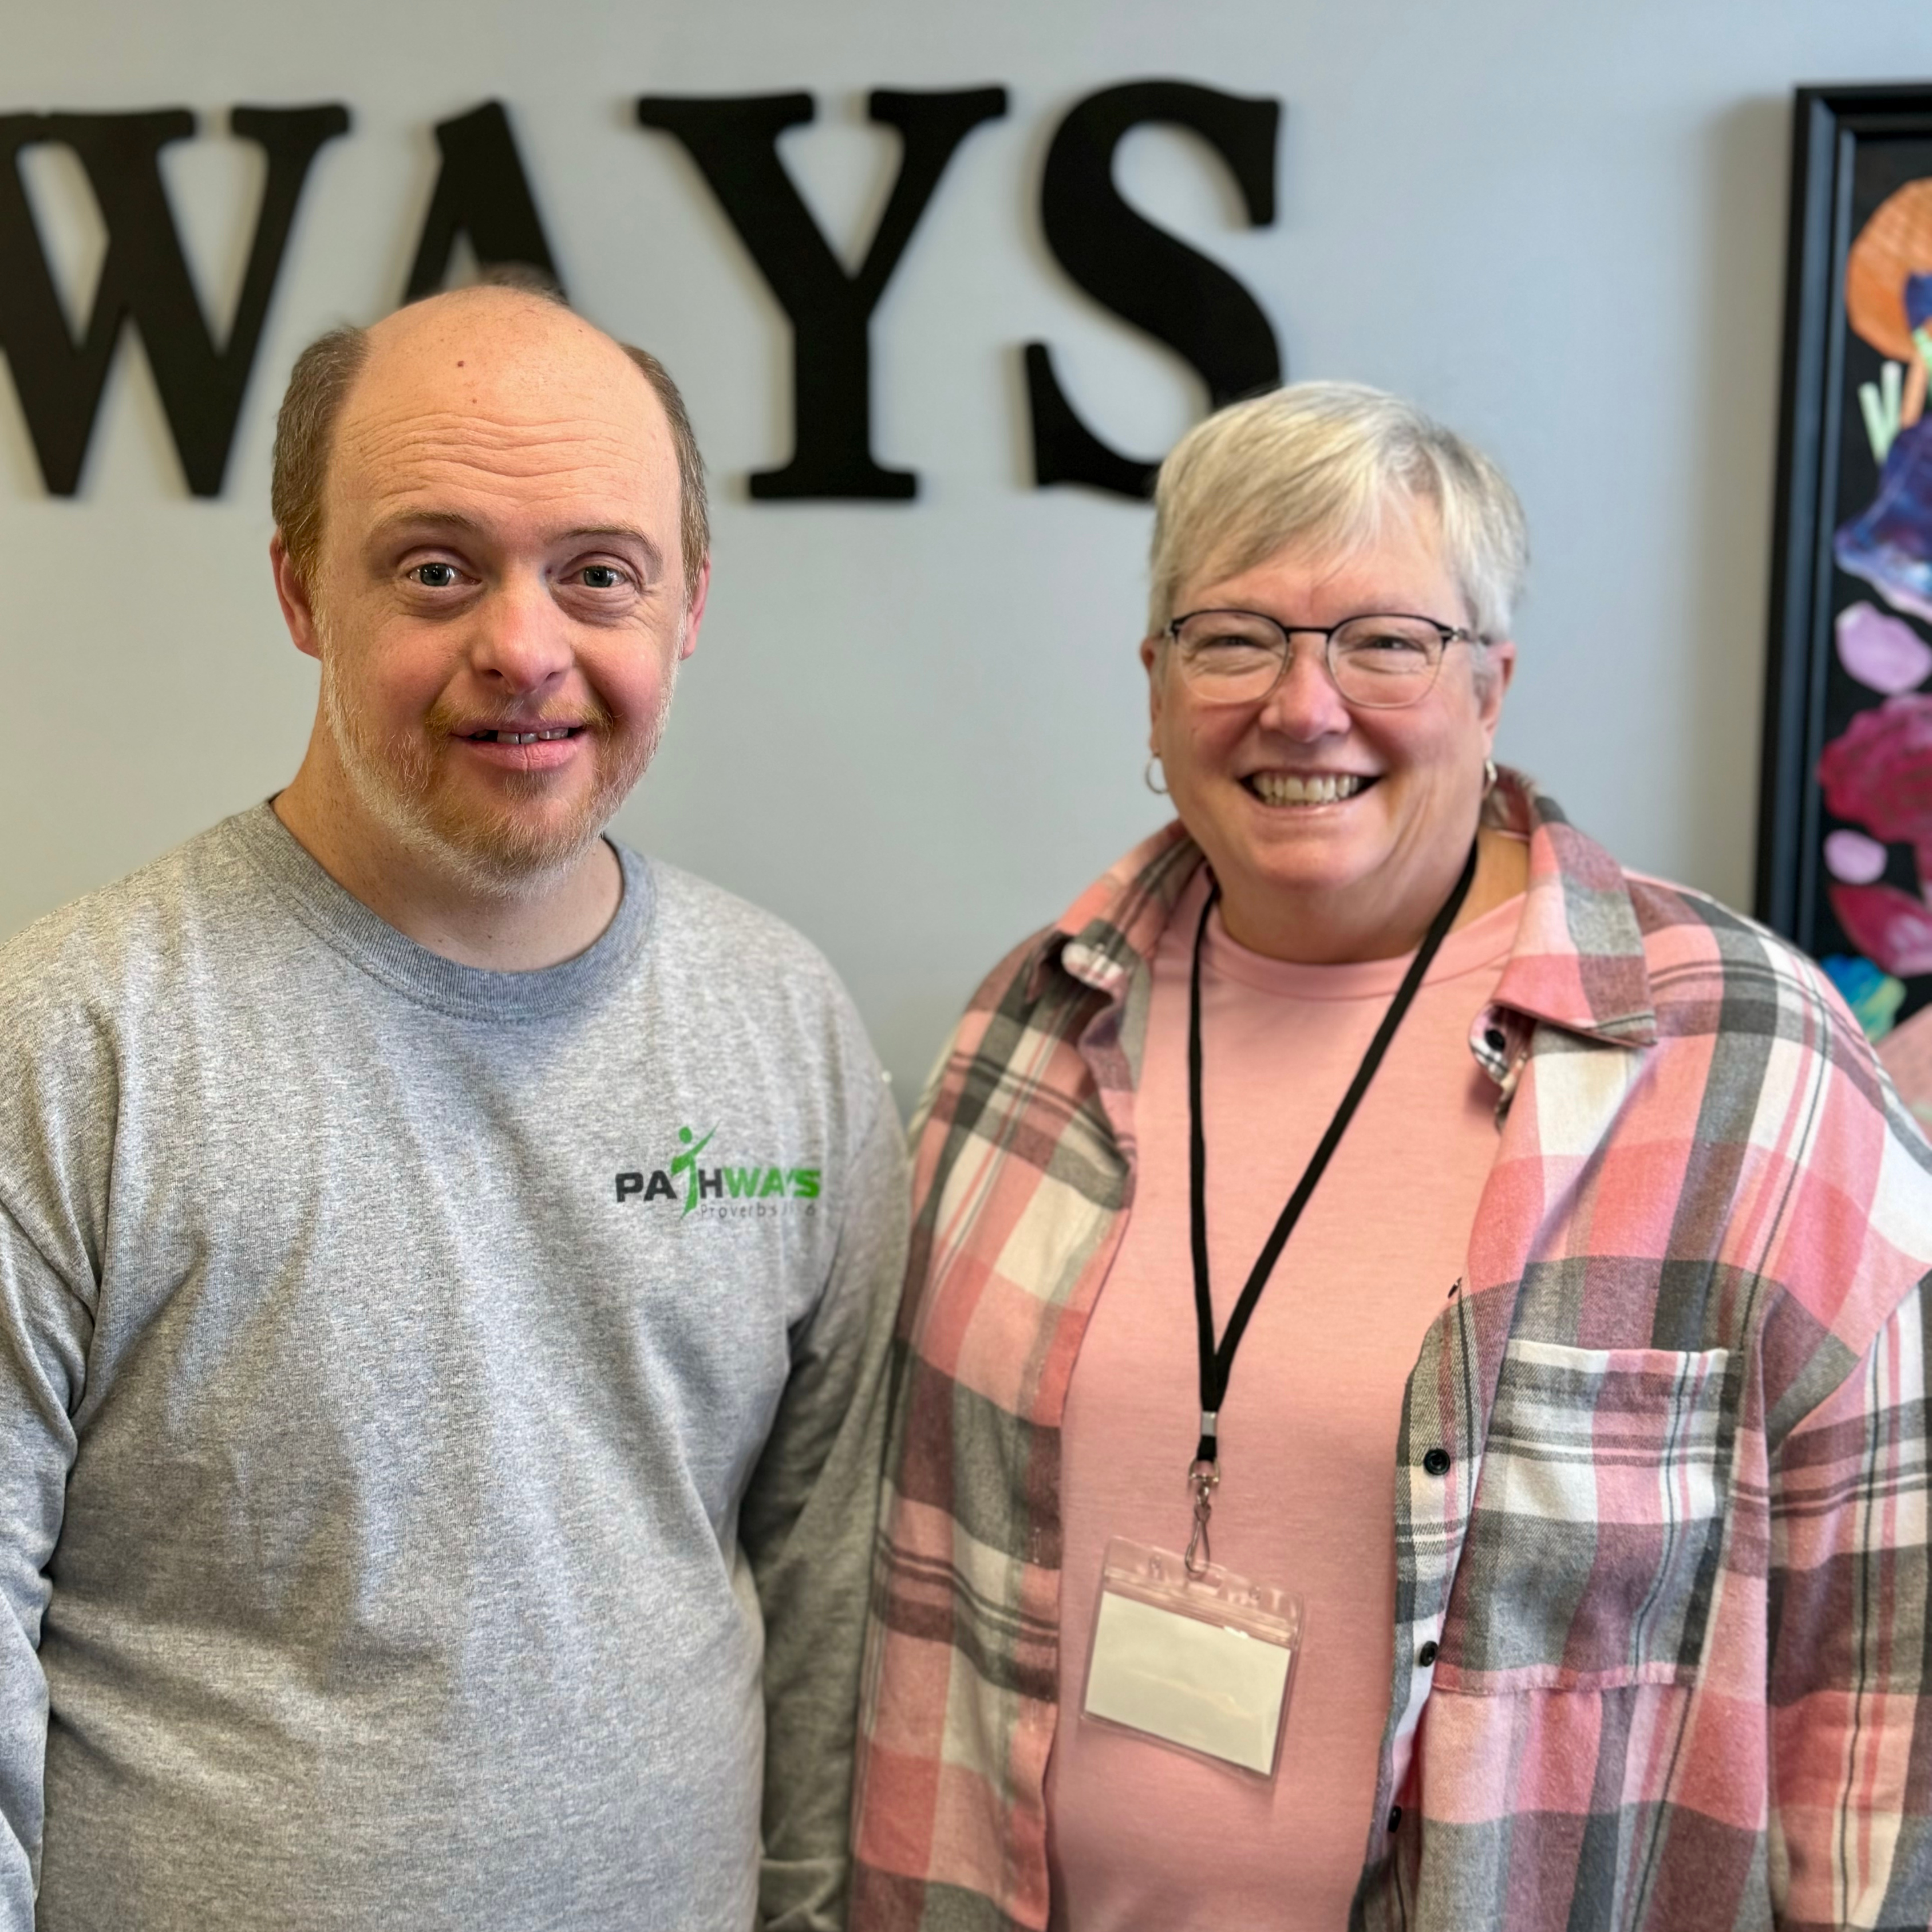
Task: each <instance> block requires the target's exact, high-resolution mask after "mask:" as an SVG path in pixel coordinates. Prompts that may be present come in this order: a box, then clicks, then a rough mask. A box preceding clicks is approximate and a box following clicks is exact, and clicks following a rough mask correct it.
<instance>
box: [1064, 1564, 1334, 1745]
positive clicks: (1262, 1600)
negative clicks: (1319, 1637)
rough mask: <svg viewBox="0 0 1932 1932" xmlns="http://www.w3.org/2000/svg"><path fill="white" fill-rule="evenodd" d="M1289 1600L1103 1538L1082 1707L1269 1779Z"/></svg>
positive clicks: (1282, 1701)
mask: <svg viewBox="0 0 1932 1932" xmlns="http://www.w3.org/2000/svg"><path fill="white" fill-rule="evenodd" d="M1301 1632H1302V1605H1301V1598H1299V1597H1297V1596H1295V1595H1291V1594H1290V1593H1289V1592H1287V1591H1286V1590H1282V1589H1277V1588H1275V1587H1274V1586H1273V1585H1272V1584H1268V1583H1256V1582H1255V1581H1253V1579H1251V1578H1250V1577H1237V1576H1235V1575H1234V1574H1232V1572H1230V1571H1226V1570H1224V1569H1223V1568H1221V1566H1220V1565H1219V1564H1215V1563H1210V1564H1208V1565H1204V1566H1203V1567H1202V1569H1201V1570H1200V1571H1199V1574H1193V1575H1190V1574H1189V1571H1188V1568H1187V1560H1186V1559H1185V1558H1184V1557H1181V1556H1177V1555H1176V1554H1175V1553H1173V1552H1172V1551H1171V1550H1154V1549H1150V1548H1148V1547H1147V1546H1146V1545H1145V1544H1139V1543H1130V1542H1129V1541H1127V1539H1126V1538H1124V1537H1118V1536H1117V1537H1115V1538H1114V1539H1113V1540H1112V1542H1110V1543H1109V1544H1108V1545H1107V1554H1106V1560H1105V1562H1104V1563H1103V1565H1102V1568H1101V1572H1100V1604H1099V1607H1098V1609H1097V1612H1096V1613H1095V1616H1094V1641H1093V1643H1092V1645H1091V1648H1090V1649H1089V1652H1088V1663H1087V1685H1086V1691H1085V1695H1084V1697H1083V1698H1082V1705H1081V1712H1082V1716H1083V1717H1085V1718H1087V1719H1088V1720H1089V1721H1091V1722H1094V1723H1096V1724H1107V1725H1111V1726H1112V1727H1115V1728H1116V1729H1118V1730H1126V1731H1131V1732H1133V1733H1134V1734H1135V1735H1136V1736H1140V1737H1144V1738H1151V1739H1154V1741H1155V1742H1157V1743H1160V1744H1163V1745H1167V1746H1168V1747H1169V1748H1171V1749H1173V1750H1176V1751H1185V1752H1187V1753H1188V1754H1190V1756H1193V1757H1204V1758H1208V1759H1211V1760H1214V1762H1215V1763H1219V1764H1226V1765H1232V1766H1233V1767H1234V1768H1235V1769H1236V1770H1238V1771H1241V1772H1247V1773H1248V1774H1249V1775H1250V1776H1253V1777H1255V1778H1261V1779H1262V1780H1263V1781H1266V1780H1268V1779H1271V1778H1273V1777H1274V1773H1275V1767H1276V1766H1277V1763H1279V1762H1280V1756H1281V1736H1282V1733H1283V1730H1285V1729H1286V1722H1287V1717H1288V1703H1289V1695H1290V1693H1291V1691H1292V1689H1293V1685H1294V1677H1295V1658H1296V1657H1297V1655H1298V1654H1299V1652H1300V1651H1301Z"/></svg>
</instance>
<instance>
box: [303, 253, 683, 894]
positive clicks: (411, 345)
mask: <svg viewBox="0 0 1932 1932" xmlns="http://www.w3.org/2000/svg"><path fill="white" fill-rule="evenodd" d="M678 544H679V493H678V477H677V463H676V452H675V449H674V448H673V443H672V441H671V434H670V425H669V424H668V423H667V421H666V419H665V417H664V411H663V408H662V407H661V404H659V403H658V400H657V398H656V396H655V395H654V394H653V393H652V390H651V389H650V388H649V385H648V384H647V383H646V381H645V380H644V379H643V376H642V374H640V372H639V371H637V369H636V368H635V367H634V365H632V364H631V362H629V361H628V359H626V358H625V356H624V355H623V353H622V351H621V350H619V349H618V348H617V347H616V345H615V344H613V343H611V342H610V341H608V340H607V338H604V337H603V336H601V335H598V333H597V332H595V331H594V330H592V329H589V328H588V327H586V326H585V325H584V324H583V323H581V322H580V321H578V320H577V319H576V318H575V317H572V316H571V315H570V314H568V312H567V311H564V310H562V309H560V308H556V307H555V306H553V305H545V304H541V303H539V302H535V301H534V300H532V299H529V298H528V297H523V296H514V295H511V294H509V293H506V292H501V291H498V292H492V293H490V294H488V295H487V296H486V295H483V294H481V293H479V294H477V295H475V296H472V297H471V298H470V299H466V300H465V301H463V302H459V303H453V304H442V305H429V306H428V307H427V308H424V309H422V310H406V311H403V312H402V313H401V314H398V315H397V316H395V317H391V318H390V319H389V321H388V322H386V323H383V324H381V325H380V326H378V328H377V329H375V330H374V331H372V332H371V353H370V356H369V359H368V363H367V364H366V365H365V368H364V369H363V371H362V374H360V375H359V377H357V379H356V383H355V384H354V386H353V389H351V392H350V395H349V398H348V399H347V403H346V404H345V406H344V411H343V414H342V418H341V422H340V423H339V425H338V428H337V431H336V436H335V445H334V448H333V449H332V454H331V457H330V460H329V475H328V483H327V487H326V495H325V498H324V508H323V540H322V547H321V553H320V557H319V558H318V559H317V568H316V571H315V574H314V582H313V583H311V585H309V586H308V589H307V604H308V616H309V619H310V622H311V631H312V637H311V640H309V641H307V642H305V640H304V637H303V635H302V631H301V628H300V627H299V625H298V623H297V616H298V613H296V612H294V611H293V610H292V612H291V619H290V621H291V625H292V627H293V628H296V641H297V643H299V644H302V646H303V648H305V649H312V650H313V652H314V655H317V657H319V658H320V660H321V663H322V699H323V717H324V719H325V721H326V724H327V727H328V729H329V733H330V735H331V736H332V738H333V739H334V741H335V749H336V752H337V755H338V758H339V760H340V761H341V766H342V769H343V772H344V775H345V777H346V778H347V781H348V784H349V787H350V792H351V793H352V795H353V799H354V801H355V803H356V805H358V806H359V807H360V808H361V809H362V811H364V812H365V813H367V814H368V815H369V817H371V819H372V820H374V821H375V823H377V825H378V826H380V828H381V829H382V830H383V832H386V833H387V834H388V835H389V836H390V837H391V838H394V839H395V840H396V841H398V843H399V844H401V845H402V846H403V847H404V848H405V849H407V850H409V851H410V853H412V854H413V856H416V858H417V859H419V860H423V861H427V862H430V863H431V864H432V865H434V866H436V867H437V869H439V870H441V871H445V872H446V873H448V874H452V876H453V877H455V878H456V879H458V880H461V881H462V882H463V883H466V884H467V885H468V886H471V887H472V888H477V889H484V890H486V891H492V892H507V893H514V892H520V891H523V890H529V889H536V888H538V887H539V886H541V885H542V884H543V883H544V882H545V881H547V880H549V879H550V878H553V877H556V876H557V875H558V874H559V873H560V872H562V871H563V870H565V868H568V866H569V865H571V864H572V863H573V862H575V861H576V860H577V859H579V858H580V856H582V854H583V853H584V851H585V850H586V849H587V848H588V847H589V844H591V842H592V841H593V840H594V839H595V837H596V836H597V835H598V832H600V831H601V829H602V828H603V826H604V824H605V823H607V820H609V818H610V815H611V814H612V813H613V811H615V810H616V808H617V806H618V805H619V803H621V802H622V799H623V798H624V796H625V794H626V793H628V791H629V790H630V789H631V787H632V785H634V784H635V783H636V782H637V778H638V777H639V775H640V774H641V773H642V772H643V769H644V767H645V766H646V764H647V763H649V760H650V757H651V754H652V751H654V750H655V748H656V745H657V741H658V735H659V733H660V732H661V730H662V728H663V724H664V715H665V712H666V710H667V708H668V706H669V704H670V694H671V687H672V685H673V682H674V680H675V677H676V667H677V664H678V663H679V660H680V659H681V658H683V657H685V656H686V655H688V654H689V652H690V650H691V646H692V645H693V644H694V642H695V641H696V636H697V619H698V617H699V616H700V612H701V607H702V602H703V584H702V583H700V584H698V585H697V586H691V593H692V594H691V595H687V587H686V586H685V582H684V578H683V571H682V565H681V563H680V560H679V547H678Z"/></svg>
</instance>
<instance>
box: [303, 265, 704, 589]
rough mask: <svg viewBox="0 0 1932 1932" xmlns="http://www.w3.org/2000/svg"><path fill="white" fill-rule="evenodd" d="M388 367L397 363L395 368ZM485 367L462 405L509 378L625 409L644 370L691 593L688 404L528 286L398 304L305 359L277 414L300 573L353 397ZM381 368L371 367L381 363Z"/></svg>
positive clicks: (529, 395) (531, 393)
mask: <svg viewBox="0 0 1932 1932" xmlns="http://www.w3.org/2000/svg"><path fill="white" fill-rule="evenodd" d="M372 365H373V366H372ZM384 365H388V366H387V367H386V368H385V366H384ZM455 365H461V366H462V367H463V368H465V369H466V371H475V375H474V377H473V378H472V380H471V381H470V382H469V384H468V386H467V387H466V389H460V390H459V391H458V392H457V395H458V397H459V398H475V401H473V402H472V401H466V400H462V401H458V409H459V410H462V409H465V408H467V409H469V410H482V409H484V407H486V406H485V403H484V398H485V396H486V395H492V396H494V397H495V398H496V400H497V401H501V400H502V396H501V393H500V392H501V391H502V386H503V385H504V384H505V382H508V383H510V384H511V386H521V387H523V389H524V390H525V391H526V397H525V401H526V402H530V403H535V402H537V401H539V399H540V398H541V396H542V395H544V393H545V392H548V393H549V394H550V395H552V397H553V398H559V397H560V395H561V393H562V392H561V389H560V387H559V386H560V385H562V384H566V383H568V382H570V381H571V380H588V381H589V382H591V383H595V384H601V385H602V387H601V389H599V392H598V393H599V395H600V397H601V398H604V400H606V401H607V402H608V403H609V404H610V405H611V406H612V407H613V409H614V410H616V413H617V414H619V416H622V415H625V414H626V413H627V412H626V411H625V407H624V405H625V401H626V400H627V399H630V398H633V397H634V391H633V389H632V388H631V386H632V385H634V384H635V383H637V379H638V378H639V377H642V379H643V384H644V385H645V386H646V388H647V390H648V393H649V397H650V398H652V399H654V401H655V405H656V411H655V416H653V414H652V411H651V410H649V407H646V408H645V410H644V411H643V414H644V416H646V418H649V419H651V422H652V429H653V431H655V432H656V433H658V434H667V435H668V437H669V440H670V446H671V449H672V452H673V456H674V458H675V460H676V469H677V478H678V497H679V555H680V559H681V562H682V569H683V577H684V583H685V595H686V596H687V597H688V595H690V594H691V588H692V586H694V585H695V584H696V583H697V580H698V578H699V576H700V572H701V571H702V569H703V564H704V560H705V558H706V555H707V554H708V553H709V549H710V517H709V505H708V503H707V501H706V491H705V486H704V465H703V458H701V457H700V455H699V453H698V449H697V438H696V437H695V435H694V434H693V432H692V430H691V419H690V417H689V416H688V413H686V411H685V407H684V399H683V398H682V396H681V395H679V392H678V389H677V386H676V383H673V381H672V380H671V378H670V374H669V372H668V371H667V370H666V369H665V368H664V365H663V364H662V363H661V362H658V359H657V358H656V357H655V356H652V355H651V354H650V353H649V352H648V351H647V350H642V349H638V348H634V347H631V345H629V344H622V343H619V342H617V341H614V340H613V338H610V336H607V335H604V332H602V331H601V329H595V328H593V327H592V326H591V325H590V324H589V323H586V322H585V321H584V320H583V319H582V318H581V317H579V316H576V315H574V314H571V311H569V310H568V308H565V306H564V305H563V304H562V302H561V301H560V299H558V298H556V297H555V296H550V295H548V294H546V293H543V292H541V290H535V289H532V288H529V287H475V288H468V289H458V290H451V291H449V293H446V294H443V295H437V296H429V297H428V298H427V299H425V300H423V301H422V302H414V303H412V304H410V305H409V306H408V307H407V308H402V309H399V310H398V311H396V312H395V314H392V315H390V316H388V317H385V318H384V319H383V320H382V321H381V322H379V323H377V324H375V326H374V327H373V328H370V329H356V328H353V327H345V328H341V329H332V330H330V331H329V333H328V334H326V335H323V336H321V337H320V338H318V339H317V341H314V342H313V343H311V344H310V345H309V347H308V348H307V349H305V350H304V351H303V352H302V354H301V356H299V357H298V358H297V359H296V365H295V368H294V369H293V371H292V372H291V374H290V378H289V386H288V389H287V393H286V395H284V398H283V401H282V407H281V412H280V413H279V415H278V417H277V419H276V425H275V462H274V472H273V478H272V482H271V484H270V490H269V497H270V502H271V505H272V508H273V510H274V512H275V524H276V527H277V529H278V532H280V533H281V540H282V543H283V546H284V548H285V549H286V550H287V553H288V555H289V557H290V562H291V563H292V564H293V567H294V568H295V570H296V572H297V574H299V576H300V577H302V579H303V580H305V581H313V580H314V576H315V571H316V566H317V561H318V559H319V558H320V554H321V548H322V541H323V526H324V523H325V520H326V499H327V495H328V490H329V472H330V466H331V460H332V456H333V455H334V452H335V447H336V443H337V439H338V433H339V431H341V427H342V424H343V419H344V413H345V410H347V408H348V407H349V405H350V401H351V398H352V396H353V395H354V394H355V393H356V392H358V391H359V390H361V389H362V388H363V387H364V386H365V378H372V379H374V380H376V381H377V382H378V383H380V384H382V385H383V386H391V385H392V384H393V383H395V380H398V378H399V377H401V378H403V379H404V380H407V375H408V374H409V372H411V371H413V372H415V373H416V374H419V375H420V374H429V375H431V376H432V377H434V375H435V374H437V372H438V371H442V372H443V373H444V374H448V373H449V371H451V370H452V368H454V367H455Z"/></svg>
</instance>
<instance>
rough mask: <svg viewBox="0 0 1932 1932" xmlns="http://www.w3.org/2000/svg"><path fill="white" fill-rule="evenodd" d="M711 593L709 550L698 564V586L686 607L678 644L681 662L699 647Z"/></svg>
mask: <svg viewBox="0 0 1932 1932" xmlns="http://www.w3.org/2000/svg"><path fill="white" fill-rule="evenodd" d="M710 594H711V558H710V555H709V553H708V552H707V553H706V556H705V559H704V561H703V562H702V563H700V565H698V566H697V589H694V591H692V592H691V601H690V602H689V603H688V604H686V605H685V612H684V631H683V634H682V637H679V640H678V646H677V655H678V658H679V662H682V661H683V660H684V659H685V658H688V657H689V656H690V655H691V652H693V651H694V650H696V649H697V627H698V625H700V624H701V623H703V622H704V600H705V598H707V597H708V596H709V595H710Z"/></svg>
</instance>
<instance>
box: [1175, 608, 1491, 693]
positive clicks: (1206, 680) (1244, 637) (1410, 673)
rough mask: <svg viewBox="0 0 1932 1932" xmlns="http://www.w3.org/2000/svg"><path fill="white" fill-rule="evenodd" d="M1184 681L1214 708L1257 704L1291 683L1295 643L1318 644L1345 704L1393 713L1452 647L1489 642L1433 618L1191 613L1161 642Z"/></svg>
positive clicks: (1431, 678) (1424, 686)
mask: <svg viewBox="0 0 1932 1932" xmlns="http://www.w3.org/2000/svg"><path fill="white" fill-rule="evenodd" d="M1162 635H1163V637H1167V638H1169V639H1170V640H1172V643H1173V646H1174V649H1175V656H1176V658H1177V660H1178V662H1179V664H1180V666H1181V676H1182V677H1183V678H1184V679H1186V680H1187V686H1188V688H1189V689H1190V691H1193V694H1195V696H1196V697H1199V698H1200V699H1202V700H1203V701H1204V702H1205V703H1209V704H1252V703H1255V702H1256V700H1259V699H1261V698H1264V697H1267V696H1268V693H1269V692H1270V691H1272V690H1274V688H1275V686H1276V685H1277V684H1279V683H1280V682H1281V680H1282V679H1283V678H1284V677H1286V676H1287V675H1288V667H1289V664H1291V663H1292V661H1293V659H1294V655H1295V643H1294V640H1295V638H1296V637H1319V638H1320V639H1321V640H1322V661H1323V662H1324V663H1325V664H1327V666H1328V675H1329V676H1330V677H1331V679H1333V680H1334V685H1335V688H1336V689H1337V691H1340V693H1341V694H1342V700H1343V703H1347V704H1358V705H1361V706H1365V707H1367V708H1369V709H1375V710H1379V711H1393V710H1395V709H1397V708H1399V707H1400V706H1403V705H1405V704H1414V703H1418V701H1419V700H1421V699H1423V698H1424V697H1427V696H1428V695H1429V693H1430V688H1431V687H1432V686H1433V685H1434V684H1435V682H1436V674H1437V673H1439V671H1440V670H1442V657H1443V653H1444V652H1445V651H1447V650H1448V648H1449V646H1451V644H1457V643H1462V644H1480V643H1484V642H1486V641H1487V640H1486V639H1484V638H1482V637H1478V635H1477V634H1475V631H1466V630H1463V629H1461V628H1459V627H1458V626H1457V625H1454V624H1439V623H1438V622H1436V619H1434V618H1433V617H1412V616H1403V615H1401V614H1399V613H1398V614H1395V615H1390V616H1365V617H1345V618H1344V619H1343V620H1342V622H1340V623H1339V624H1331V625H1329V627H1328V628H1327V629H1326V630H1324V629H1322V627H1321V626H1320V625H1317V624H1293V625H1289V624H1278V623H1277V622H1275V620H1274V619H1273V618H1272V617H1265V616H1262V614H1261V613H1260V612H1259V611H1258V610H1190V612H1189V613H1187V616H1184V617H1177V618H1175V620H1174V622H1172V623H1171V624H1170V625H1168V627H1167V628H1166V630H1165V631H1163V632H1162Z"/></svg>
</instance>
